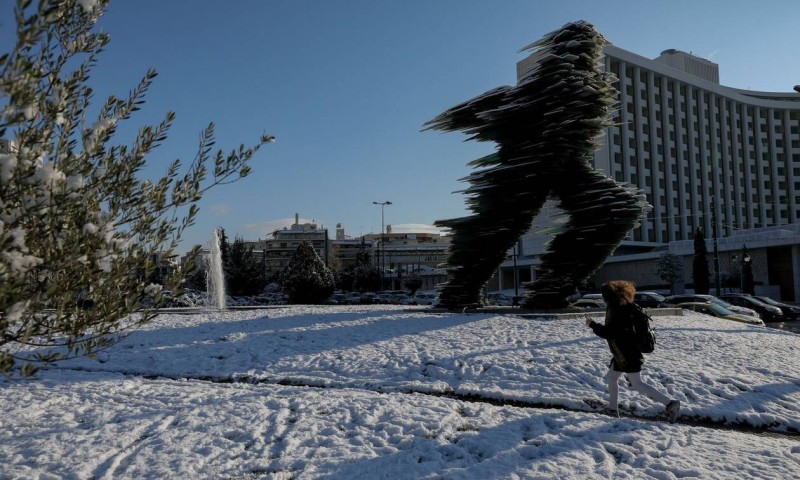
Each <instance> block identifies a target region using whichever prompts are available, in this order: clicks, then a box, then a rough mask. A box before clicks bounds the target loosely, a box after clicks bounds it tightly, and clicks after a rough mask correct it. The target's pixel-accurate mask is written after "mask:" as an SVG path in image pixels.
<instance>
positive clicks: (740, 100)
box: [490, 45, 800, 299]
mask: <svg viewBox="0 0 800 480" xmlns="http://www.w3.org/2000/svg"><path fill="white" fill-rule="evenodd" d="M605 54H606V55H605V59H604V62H605V69H606V71H609V72H611V73H613V74H614V75H616V77H617V79H618V80H617V81H616V83H615V85H614V86H615V87H616V89H617V95H618V96H617V101H618V109H617V110H615V112H614V114H613V125H612V126H611V127H609V128H608V129H607V131H606V134H605V137H604V138H603V139H601V146H600V148H599V149H598V151H597V152H596V154H595V156H594V159H593V162H594V165H595V167H596V168H598V169H600V170H602V171H604V172H605V173H606V174H607V175H608V176H610V177H612V178H614V179H615V180H617V181H620V182H627V183H630V184H633V185H635V186H637V187H638V188H640V189H641V190H642V191H643V192H644V193H645V194H646V195H647V200H648V202H649V203H650V205H651V206H652V209H651V210H650V211H648V212H647V215H646V217H645V218H644V219H643V220H642V223H641V226H640V227H638V228H636V229H634V230H633V231H632V232H631V234H630V236H629V238H628V239H626V240H625V241H623V243H622V245H621V246H620V248H619V249H618V250H617V253H616V254H615V256H614V257H612V258H611V259H609V261H608V262H607V264H606V266H605V267H603V269H601V271H599V272H598V275H597V280H598V281H602V280H604V279H606V277H609V278H610V277H613V276H614V274H616V273H618V269H617V270H615V268H614V265H617V264H618V266H620V268H624V267H622V266H621V265H622V264H623V263H624V262H626V261H636V262H640V261H647V260H648V259H649V260H650V264H651V268H641V265H639V266H638V267H637V268H636V269H634V270H635V271H636V272H639V273H637V275H638V278H636V279H634V280H637V283H638V284H640V285H649V284H652V285H656V284H658V283H659V282H660V280H659V279H657V278H655V276H654V274H653V273H652V271H653V270H654V268H652V264H653V263H654V261H655V260H653V259H655V258H658V257H659V256H660V255H661V254H663V252H664V251H666V250H669V251H670V252H672V253H676V254H678V255H686V254H687V253H688V255H689V256H691V253H692V251H691V239H692V237H693V234H694V231H695V229H696V228H697V227H700V228H702V229H703V231H704V233H705V236H706V238H707V239H708V240H709V251H711V248H710V243H711V238H712V234H713V232H714V231H715V229H716V232H717V236H718V238H719V247H720V252H721V255H722V256H721V258H722V259H723V260H722V264H725V262H724V260H725V259H727V260H728V265H729V266H730V264H731V262H734V261H735V257H734V255H735V253H738V252H739V251H740V249H741V248H742V244H743V243H745V242H746V244H747V247H748V249H750V250H751V254H753V255H754V256H753V267H754V269H755V274H756V281H757V282H759V283H761V284H762V285H763V286H764V287H765V288H766V287H768V286H770V285H771V286H773V287H774V288H773V290H772V291H770V292H769V293H772V294H773V295H775V296H776V297H777V296H782V297H783V298H784V299H800V93H796V92H786V93H776V92H758V91H751V90H743V89H738V88H731V87H726V86H723V85H720V83H719V67H718V65H717V64H715V63H713V62H710V61H708V60H705V59H702V58H699V57H696V56H694V55H691V54H689V53H686V52H681V51H678V50H665V51H664V52H662V53H661V55H660V56H658V57H657V58H655V59H652V60H651V59H647V58H644V57H642V56H639V55H636V54H635V53H632V52H629V51H626V50H623V49H621V48H618V47H616V46H613V45H607V46H606V47H605ZM535 61H536V54H533V55H531V56H529V57H528V58H525V59H523V60H522V61H520V62H519V63H518V64H517V78H518V79H520V78H522V77H524V75H525V74H526V72H527V71H528V70H529V69H530V67H531V66H532V65H533V64H534V63H535ZM553 208H554V207H552V206H547V207H546V209H545V211H543V214H541V215H540V216H539V217H537V219H535V220H534V226H533V227H532V228H531V230H530V232H529V233H528V234H526V235H525V236H523V238H522V239H521V241H520V245H519V248H517V249H516V253H518V255H517V258H516V259H515V260H516V262H517V265H518V266H521V267H522V270H525V269H531V270H532V266H534V265H536V264H537V263H538V259H537V256H538V255H539V254H541V253H542V252H543V251H544V248H545V243H546V241H547V240H548V238H549V237H548V236H547V235H546V234H543V233H542V232H541V231H542V228H541V227H546V226H547V224H548V223H550V222H551V220H552V219H553V218H555V217H557V214H555V213H553ZM712 208H713V209H714V210H715V211H714V212H713V214H712ZM712 220H716V225H712ZM687 246H688V252H687ZM759 249H763V251H759ZM510 255H511V253H510ZM631 255H633V256H631ZM626 257H627V258H626ZM758 260H763V263H758V262H757V261H758ZM687 265H688V270H686V277H687V281H691V280H690V277H691V262H690V260H689V263H688V264H687ZM509 268H512V270H513V267H511V262H510V260H509V261H506V262H504V264H503V266H502V268H501V275H500V276H499V277H500V281H499V284H494V285H490V290H491V289H492V287H493V286H494V287H495V288H498V287H499V288H500V289H508V278H509V275H508V272H507V271H505V272H504V270H508V269H509ZM518 273H519V272H518ZM523 273H524V275H523V277H524V278H530V276H531V275H530V274H528V272H527V271H526V272H523ZM511 274H512V276H513V271H512V272H511ZM721 276H722V274H721ZM503 280H505V282H504V281H503ZM712 285H713V279H712ZM512 288H513V286H512ZM775 288H778V289H779V290H780V293H779V294H776V291H775ZM712 293H713V292H712Z"/></svg>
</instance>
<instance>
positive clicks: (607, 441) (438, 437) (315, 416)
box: [0, 306, 800, 479]
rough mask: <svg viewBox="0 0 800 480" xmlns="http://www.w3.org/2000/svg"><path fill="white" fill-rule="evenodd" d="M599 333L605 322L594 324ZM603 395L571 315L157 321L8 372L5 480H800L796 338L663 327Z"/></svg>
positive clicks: (722, 326) (399, 311) (255, 316)
mask: <svg viewBox="0 0 800 480" xmlns="http://www.w3.org/2000/svg"><path fill="white" fill-rule="evenodd" d="M598 320H600V319H598ZM654 324H655V327H656V329H657V332H658V346H657V350H656V352H655V353H653V354H650V355H648V356H647V362H646V364H645V371H644V375H643V377H644V378H645V380H646V381H648V382H650V383H652V384H653V385H655V386H656V388H658V389H659V390H661V391H663V392H664V393H666V394H667V395H669V396H670V397H674V398H677V399H679V400H680V401H681V403H682V411H681V417H680V418H679V419H678V423H676V424H669V423H666V422H665V421H664V420H663V406H661V405H658V404H655V403H654V402H652V401H651V400H649V399H648V398H646V397H642V396H640V395H638V394H636V393H635V392H631V391H630V390H629V389H628V388H627V387H626V386H625V385H624V382H621V383H623V384H622V385H621V387H620V403H621V406H622V409H623V414H624V416H623V417H622V418H612V417H609V416H605V415H602V414H600V413H597V412H595V411H593V407H592V406H590V405H596V404H597V403H600V402H602V401H604V400H605V398H606V386H605V381H604V379H603V374H604V373H605V371H606V366H607V364H608V360H609V357H610V355H609V353H608V347H607V345H606V343H605V341H604V340H602V339H600V338H598V337H595V336H594V335H593V334H592V333H591V330H589V329H588V328H586V327H585V325H584V323H583V320H582V319H573V320H565V319H559V320H553V319H550V320H548V319H529V318H521V317H516V316H512V315H492V314H470V315H462V314H435V313H433V312H430V311H426V310H424V309H420V308H419V307H408V308H403V307H396V306H384V307H381V306H369V307H366V306H365V307H360V306H342V307H286V308H275V309H264V310H247V311H228V312H223V313H212V314H192V315H184V314H162V315H161V316H159V317H158V318H157V319H156V320H155V321H154V322H153V323H152V324H150V325H148V326H147V327H146V328H145V329H143V330H141V331H139V332H136V333H134V334H133V335H131V336H130V337H129V338H127V339H126V340H124V341H123V342H121V343H119V344H118V345H116V346H115V347H113V348H112V349H111V350H109V351H108V352H105V353H103V354H101V355H100V356H99V357H98V359H97V360H89V359H76V360H70V361H65V362H60V363H59V364H58V365H56V366H52V367H50V368H49V369H48V370H46V371H43V372H41V373H39V374H37V376H36V377H34V378H32V379H24V380H19V379H8V378H2V377H0V378H1V379H0V392H1V394H0V409H1V411H2V412H3V414H2V416H0V419H1V420H0V422H2V428H0V478H2V479H6V478H9V479H15V478H20V479H22V478H24V479H29V478H41V479H61V478H66V479H105V478H107V479H112V478H114V479H116V478H154V479H155V478H158V479H161V478H191V479H200V478H214V479H216V478H220V479H231V478H234V479H240V478H241V479H257V478H258V479H261V478H265V479H289V478H292V479H308V478H336V479H372V478H386V479H406V478H407V479H418V478H419V479H450V478H462V479H486V478H503V479H508V478H510V479H515V478H518V479H529V478H542V479H552V478H615V479H616V478H622V479H625V478H630V479H641V478H654V479H673V478H715V479H717V478H730V479H740V478H774V479H788V478H800V433H798V432H800V335H797V334H792V333H788V332H783V331H779V330H774V329H770V328H765V327H755V326H748V325H744V324H740V323H736V322H732V321H726V320H719V319H715V318H711V317H706V316H702V315H699V314H694V313H692V314H689V313H686V314H685V316H666V317H661V316H659V317H654Z"/></svg>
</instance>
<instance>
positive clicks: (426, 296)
mask: <svg viewBox="0 0 800 480" xmlns="http://www.w3.org/2000/svg"><path fill="white" fill-rule="evenodd" d="M438 298H439V297H438V295H436V294H435V293H427V292H417V293H415V294H414V296H413V297H411V299H412V300H413V301H414V304H415V305H434V304H435V303H436V300H437V299H438Z"/></svg>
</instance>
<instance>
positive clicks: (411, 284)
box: [403, 273, 422, 295]
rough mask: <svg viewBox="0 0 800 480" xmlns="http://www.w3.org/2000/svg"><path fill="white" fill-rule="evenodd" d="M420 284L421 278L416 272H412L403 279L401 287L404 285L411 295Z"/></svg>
mask: <svg viewBox="0 0 800 480" xmlns="http://www.w3.org/2000/svg"><path fill="white" fill-rule="evenodd" d="M421 286H422V279H421V278H420V277H419V275H417V274H416V273H412V274H411V275H409V276H407V277H406V278H405V279H404V280H403V287H405V288H406V289H407V290H408V291H409V292H410V293H411V295H414V294H415V293H417V290H419V287H421Z"/></svg>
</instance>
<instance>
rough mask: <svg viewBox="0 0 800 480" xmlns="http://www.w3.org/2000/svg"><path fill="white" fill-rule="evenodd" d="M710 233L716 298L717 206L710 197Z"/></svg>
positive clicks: (717, 276)
mask: <svg viewBox="0 0 800 480" xmlns="http://www.w3.org/2000/svg"><path fill="white" fill-rule="evenodd" d="M711 232H712V233H713V237H714V275H715V278H716V280H715V281H714V284H715V286H716V288H717V296H718V297H719V294H720V291H719V290H720V288H719V287H720V281H719V247H718V246H717V206H716V204H715V203H714V196H713V195H712V196H711Z"/></svg>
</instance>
